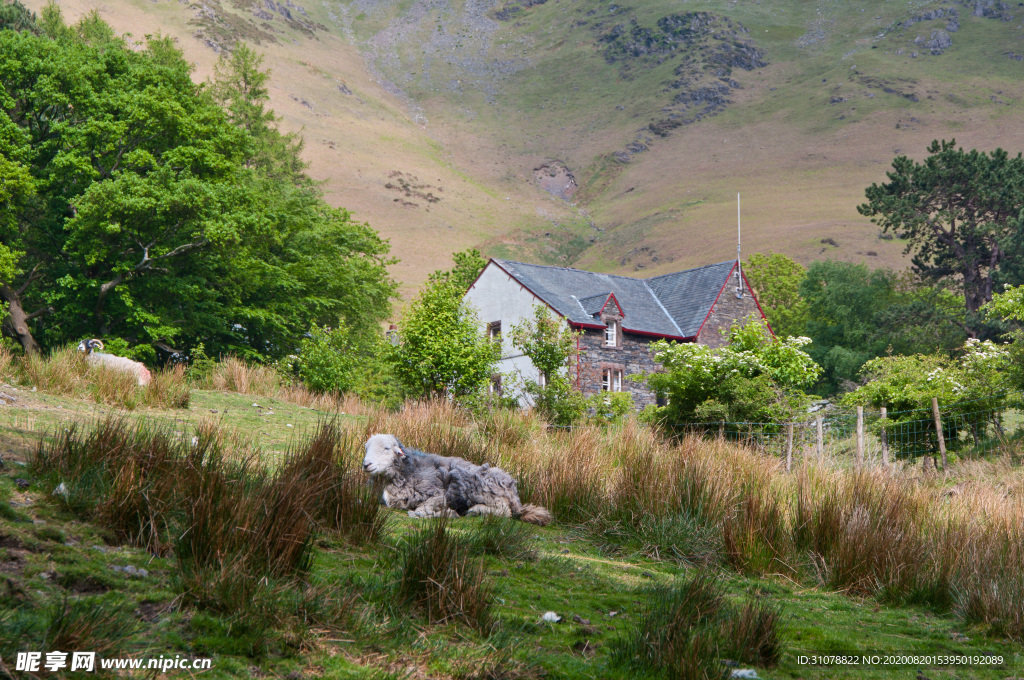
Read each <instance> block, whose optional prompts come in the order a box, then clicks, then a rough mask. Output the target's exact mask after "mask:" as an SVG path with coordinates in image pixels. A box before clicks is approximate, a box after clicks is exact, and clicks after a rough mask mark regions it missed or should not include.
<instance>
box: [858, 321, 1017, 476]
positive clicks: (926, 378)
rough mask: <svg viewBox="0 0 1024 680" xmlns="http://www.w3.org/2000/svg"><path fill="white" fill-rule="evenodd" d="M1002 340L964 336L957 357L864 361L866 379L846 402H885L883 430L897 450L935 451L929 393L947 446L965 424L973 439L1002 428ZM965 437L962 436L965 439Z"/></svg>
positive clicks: (1005, 355)
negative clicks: (936, 406) (938, 411)
mask: <svg viewBox="0 0 1024 680" xmlns="http://www.w3.org/2000/svg"><path fill="white" fill-rule="evenodd" d="M1009 364H1010V355H1009V352H1008V350H1007V348H1006V347H1005V346H1001V345H997V344H995V343H993V342H991V341H988V340H986V341H984V342H980V341H978V340H973V339H972V340H968V341H967V344H966V345H964V347H963V349H962V351H961V354H960V356H959V357H958V358H955V359H949V358H946V357H942V356H937V355H931V354H915V355H912V356H885V357H879V358H877V359H872V360H871V361H869V362H867V363H866V364H864V368H863V370H862V371H861V376H862V377H863V378H864V379H865V380H866V381H867V383H866V384H865V385H863V386H861V387H859V388H857V389H856V390H855V391H853V392H850V393H849V394H847V395H845V396H844V397H843V400H842V402H841V403H842V404H843V405H844V406H850V407H852V406H873V407H876V408H877V407H880V406H886V407H887V408H888V409H889V414H888V420H887V421H886V423H885V430H886V434H887V436H888V440H889V444H890V446H891V447H892V448H893V450H894V452H895V453H896V454H897V455H905V456H909V455H914V454H917V453H920V452H922V451H933V452H934V451H937V450H938V439H937V437H936V432H935V423H934V418H933V417H932V398H933V397H934V398H937V399H938V400H939V405H940V406H941V411H942V416H943V419H942V433H943V437H944V438H945V440H946V445H947V447H949V448H956V447H957V446H959V445H960V443H961V442H960V438H959V433H960V432H961V431H962V430H966V431H967V432H968V433H970V435H971V436H972V438H973V439H974V441H975V442H978V441H980V440H981V439H982V438H984V437H985V436H986V435H987V433H988V432H989V428H990V427H991V428H992V429H994V430H995V431H996V432H997V434H1001V433H1002V420H1001V419H1002V413H1001V412H1002V410H1003V409H1005V408H1006V407H1007V405H1008V404H1009V395H1008V394H1007V389H1008V388H1009V387H1010V384H1009V382H1008V377H1007V369H1008V367H1009ZM965 443H966V442H965Z"/></svg>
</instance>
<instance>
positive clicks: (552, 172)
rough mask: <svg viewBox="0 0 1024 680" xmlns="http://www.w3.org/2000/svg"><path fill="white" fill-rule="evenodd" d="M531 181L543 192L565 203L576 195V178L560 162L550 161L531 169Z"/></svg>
mask: <svg viewBox="0 0 1024 680" xmlns="http://www.w3.org/2000/svg"><path fill="white" fill-rule="evenodd" d="M533 179H534V181H535V182H536V183H537V186H539V187H540V188H541V189H543V190H544V191H546V192H548V193H549V194H551V195H552V196H557V197H558V198H561V199H562V200H565V201H570V200H572V197H573V195H575V193H576V189H577V188H578V187H577V186H576V178H575V177H574V176H573V174H572V171H571V170H570V169H569V168H568V167H567V166H566V165H565V163H563V162H562V161H551V162H549V163H544V164H543V165H541V166H540V167H537V168H534V169H533Z"/></svg>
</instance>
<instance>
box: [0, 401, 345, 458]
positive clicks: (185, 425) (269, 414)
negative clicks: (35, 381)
mask: <svg viewBox="0 0 1024 680" xmlns="http://www.w3.org/2000/svg"><path fill="white" fill-rule="evenodd" d="M5 389H6V390H7V391H8V392H9V393H10V394H12V395H13V396H15V397H16V398H17V399H18V401H17V402H15V403H14V404H12V405H11V406H8V407H6V408H4V409H2V410H0V434H2V435H3V439H2V441H0V455H2V452H3V451H4V450H7V451H12V452H13V451H20V452H25V451H28V450H31V449H33V448H34V447H35V445H36V444H37V443H38V442H39V441H40V440H41V439H42V438H43V437H45V436H48V435H49V434H50V433H51V432H53V430H54V428H55V427H57V426H61V425H65V424H66V423H68V422H69V421H71V422H80V423H93V422H95V421H97V420H99V419H102V418H103V417H105V416H106V415H109V414H111V413H119V412H120V411H119V410H118V409H116V408H113V407H109V406H104V405H101V404H94V403H90V402H86V401H82V400H78V399H74V398H72V397H63V396H59V395H52V394H44V393H41V392H32V391H31V389H30V388H18V389H16V390H11V388H5ZM254 404H256V405H258V406H254ZM330 415H334V414H333V413H332V414H330ZM324 416H325V413H324V412H322V411H318V410H316V409H313V408H309V407H306V406H299V405H297V404H293V403H290V402H286V401H282V400H280V399H274V398H271V397H262V396H254V395H247V394H238V393H236V392H220V391H217V390H193V391H192V399H191V403H190V405H189V407H188V408H187V409H179V410H160V409H137V410H135V411H133V412H131V413H129V414H127V417H128V419H129V420H132V419H136V418H144V419H147V420H151V421H153V422H155V423H157V424H160V425H168V426H172V427H174V428H175V429H177V430H178V431H181V432H192V431H194V430H195V428H196V427H198V426H199V425H200V424H202V423H215V424H219V425H221V426H222V427H223V429H224V431H225V432H226V433H227V434H228V436H229V437H231V438H234V439H236V440H237V442H238V443H239V444H240V445H249V446H255V447H257V448H259V449H260V450H262V451H263V453H264V454H266V455H267V456H269V457H272V458H273V457H280V456H281V455H283V454H284V453H285V452H286V451H287V450H288V447H289V445H291V444H292V443H293V442H295V441H297V440H299V439H301V438H302V437H303V436H305V435H306V434H309V433H310V432H312V430H313V429H314V428H315V426H316V424H317V422H319V421H320V420H321V419H322V418H323V417H324ZM338 416H339V418H340V422H341V424H342V425H343V426H344V425H346V424H348V425H351V426H352V427H360V426H361V425H362V424H363V423H365V418H363V417H361V416H354V415H349V414H338Z"/></svg>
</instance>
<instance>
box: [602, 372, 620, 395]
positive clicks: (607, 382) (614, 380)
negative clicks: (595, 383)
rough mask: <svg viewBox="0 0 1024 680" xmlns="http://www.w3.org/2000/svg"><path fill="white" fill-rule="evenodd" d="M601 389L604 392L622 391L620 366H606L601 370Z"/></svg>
mask: <svg viewBox="0 0 1024 680" xmlns="http://www.w3.org/2000/svg"><path fill="white" fill-rule="evenodd" d="M601 390H602V391H604V392H621V391H622V369H621V368H606V369H604V370H603V371H601Z"/></svg>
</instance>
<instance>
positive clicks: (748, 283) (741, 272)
mask: <svg viewBox="0 0 1024 680" xmlns="http://www.w3.org/2000/svg"><path fill="white" fill-rule="evenodd" d="M740 276H742V277H743V283H745V284H747V290H749V291H750V297H752V298H754V304H755V305H757V311H758V312H760V313H761V318H762V319H764V325H765V326H767V327H768V332H769V333H771V334H772V337H773V338H774V337H775V331H774V330H772V325H771V324H770V323H768V317H767V316H765V313H764V310H763V309H761V303H760V302H758V301H757V296H756V295H754V289H753V288H751V287H750V281H747V275H746V274H744V273H743V270H742V269H740Z"/></svg>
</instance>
